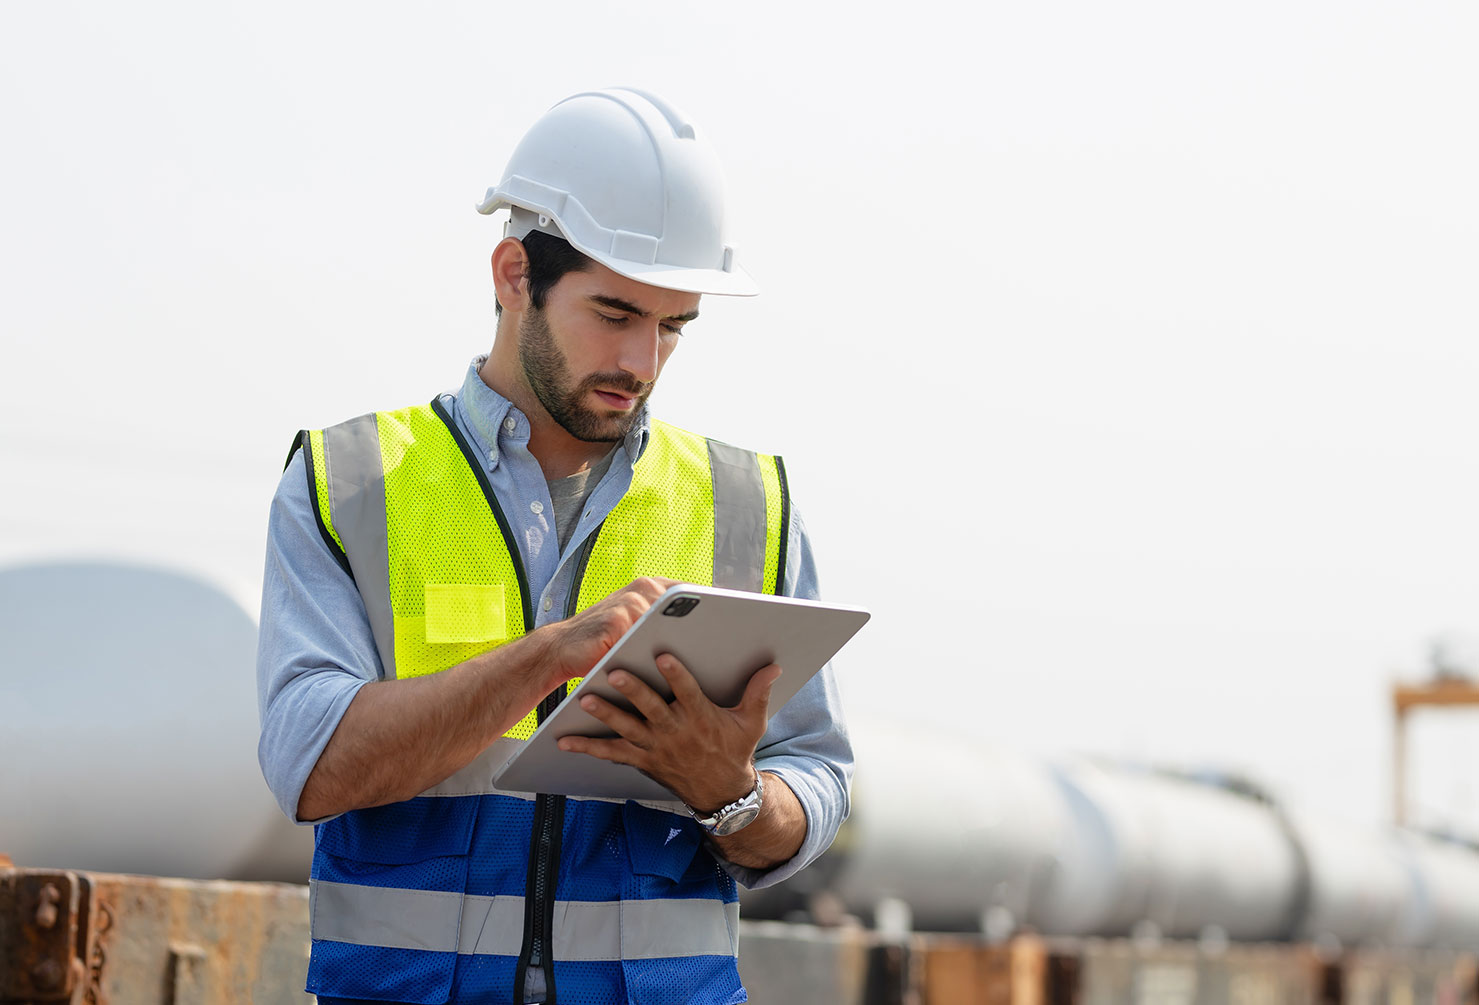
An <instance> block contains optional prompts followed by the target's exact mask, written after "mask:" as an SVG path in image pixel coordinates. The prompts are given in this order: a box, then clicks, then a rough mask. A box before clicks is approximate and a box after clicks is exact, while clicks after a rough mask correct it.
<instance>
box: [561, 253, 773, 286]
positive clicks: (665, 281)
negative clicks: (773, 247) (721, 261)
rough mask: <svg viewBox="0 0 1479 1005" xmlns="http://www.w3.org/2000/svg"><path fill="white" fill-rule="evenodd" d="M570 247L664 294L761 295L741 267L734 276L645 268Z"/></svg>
mask: <svg viewBox="0 0 1479 1005" xmlns="http://www.w3.org/2000/svg"><path fill="white" fill-rule="evenodd" d="M570 244H571V246H572V247H574V248H575V250H577V251H579V252H581V253H582V254H584V255H585V256H587V257H588V258H592V259H594V260H595V261H597V262H600V263H601V264H602V265H604V266H606V268H608V269H610V270H611V271H612V272H615V273H616V274H617V275H620V276H626V277H627V278H628V279H635V280H636V281H637V282H639V283H646V284H647V285H648V286H657V287H660V288H662V289H665V290H680V291H682V292H684V293H709V294H713V295H715V296H722V297H753V296H755V295H756V294H758V293H759V292H760V287H759V286H757V285H756V284H755V280H754V279H752V278H750V274H749V273H747V272H745V271H744V270H743V269H741V268H739V267H738V266H736V267H735V269H734V270H733V271H732V272H725V271H724V270H722V269H684V268H679V267H677V266H672V265H643V264H641V263H638V262H628V261H626V260H624V259H620V258H613V257H611V256H610V255H602V254H599V253H597V252H595V251H592V250H591V249H590V248H582V247H581V246H580V245H578V244H576V243H575V242H574V241H571V242H570Z"/></svg>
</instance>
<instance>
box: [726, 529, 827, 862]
mask: <svg viewBox="0 0 1479 1005" xmlns="http://www.w3.org/2000/svg"><path fill="white" fill-rule="evenodd" d="M791 516H792V519H791V534H790V539H789V540H788V541H787V545H786V554H787V556H788V557H787V561H786V578H785V584H786V589H785V590H784V591H783V592H784V593H785V594H786V596H789V597H800V598H802V599H805V600H817V599H820V592H819V590H818V587H817V570H816V562H815V558H814V556H813V555H812V550H811V541H810V539H809V538H808V537H807V534H806V527H805V525H804V524H803V523H802V520H801V517H800V514H798V513H796V512H795V510H794V508H793V510H792V513H791ZM755 767H756V768H758V769H759V770H761V771H769V772H772V773H773V774H775V775H778V776H779V777H780V778H781V779H782V780H783V781H784V782H785V783H786V784H787V785H788V786H790V788H791V791H792V792H794V793H795V794H796V799H797V801H799V802H800V803H801V809H802V811H803V812H804V813H805V814H806V839H805V840H804V841H803V842H802V843H801V849H800V851H798V852H797V853H796V855H795V856H794V857H792V858H791V859H790V860H788V861H786V862H782V863H781V864H780V865H777V866H775V867H773V868H771V869H750V868H747V867H745V866H741V865H736V864H734V863H733V862H730V861H728V860H726V859H724V858H723V857H722V856H720V855H718V854H717V849H714V848H713V846H710V847H711V849H712V850H714V851H715V854H716V857H717V858H718V860H719V864H720V865H721V866H723V867H724V869H725V871H727V872H728V873H729V874H730V875H731V876H733V877H734V878H735V880H736V881H737V882H738V883H740V884H742V885H743V886H745V887H748V888H750V889H752V890H753V889H759V888H761V887H766V886H771V885H773V884H775V883H779V882H780V881H781V880H783V879H787V878H789V877H791V876H793V875H795V874H796V873H798V872H800V871H801V870H802V869H804V868H806V866H807V865H809V864H810V863H811V862H812V861H813V860H814V859H816V857H817V856H819V855H820V854H821V853H822V852H824V851H826V850H827V848H828V847H829V846H830V845H831V844H832V839H833V838H835V837H836V836H837V829H838V828H839V827H840V826H842V822H843V821H844V820H845V819H847V814H848V809H849V793H850V790H851V787H852V771H853V753H852V741H851V740H850V739H849V738H848V735H847V722H846V720H845V718H844V716H843V713H842V701H841V699H840V697H839V696H838V693H837V679H836V676H835V675H834V674H833V672H832V664H831V663H828V664H827V665H826V666H824V667H822V669H821V671H820V672H819V673H818V674H817V675H816V676H815V677H813V678H812V679H811V680H809V681H807V682H806V684H804V685H803V686H802V688H801V690H799V691H797V692H796V695H795V697H793V698H792V699H791V700H790V701H788V702H787V703H786V704H785V705H784V706H782V708H781V709H780V711H778V712H777V713H776V714H775V716H774V717H773V718H772V719H771V720H770V726H769V728H767V729H766V731H765V735H764V736H763V737H761V739H760V744H759V745H758V746H757V747H756V748H755Z"/></svg>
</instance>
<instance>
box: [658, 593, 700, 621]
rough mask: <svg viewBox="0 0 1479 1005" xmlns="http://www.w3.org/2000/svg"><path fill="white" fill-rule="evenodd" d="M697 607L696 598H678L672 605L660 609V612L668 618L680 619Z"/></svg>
mask: <svg viewBox="0 0 1479 1005" xmlns="http://www.w3.org/2000/svg"><path fill="white" fill-rule="evenodd" d="M697 606H698V598H697V597H679V598H677V599H676V600H674V601H673V602H672V603H670V604H668V606H666V607H664V608H663V609H662V612H663V613H664V614H666V615H667V616H668V617H670V618H681V617H684V616H685V615H687V614H688V612H689V611H691V610H693V609H694V608H695V607H697Z"/></svg>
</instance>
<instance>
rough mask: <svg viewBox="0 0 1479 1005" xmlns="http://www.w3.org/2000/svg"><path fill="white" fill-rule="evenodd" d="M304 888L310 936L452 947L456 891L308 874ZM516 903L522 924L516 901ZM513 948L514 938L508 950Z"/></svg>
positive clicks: (414, 946) (394, 945) (409, 946)
mask: <svg viewBox="0 0 1479 1005" xmlns="http://www.w3.org/2000/svg"><path fill="white" fill-rule="evenodd" d="M308 888H309V911H310V922H311V925H312V935H313V938H315V939H328V940H329V941H331V942H351V943H354V944H355V945H359V946H388V947H390V948H393V949H428V950H431V951H433V952H447V951H449V950H451V949H455V948H456V947H457V923H458V921H459V920H460V917H459V914H458V910H457V904H458V902H459V901H460V900H461V899H462V895H461V894H460V893H433V892H428V891H426V890H396V889H389V888H385V887H376V886H358V885H355V884H351V883H326V882H323V881H321V880H310V881H309V883H308ZM515 899H517V898H515ZM520 905H521V906H520V928H521V929H522V922H523V909H522V901H520ZM518 951H519V949H518V944H517V943H515V945H514V952H515V953H517V952H518Z"/></svg>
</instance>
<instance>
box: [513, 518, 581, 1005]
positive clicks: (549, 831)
mask: <svg viewBox="0 0 1479 1005" xmlns="http://www.w3.org/2000/svg"><path fill="white" fill-rule="evenodd" d="M600 532H601V528H600V527H597V528H596V529H595V530H594V531H592V532H591V534H590V535H589V536H588V537H587V538H586V540H585V543H584V544H583V545H582V546H581V549H580V552H579V554H578V555H577V556H576V559H575V573H574V576H573V577H572V580H571V585H570V594H569V596H568V597H567V598H566V599H565V617H566V618H570V617H573V616H574V614H575V607H576V604H577V603H578V602H579V598H580V584H581V580H583V579H584V578H585V569H586V565H587V564H588V563H589V561H590V557H591V551H592V549H593V548H594V547H595V544H596V536H597V535H598V534H600ZM565 693H566V688H565V687H563V686H562V687H558V688H556V689H555V690H554V691H552V692H550V693H549V694H547V695H545V697H544V700H542V701H541V702H540V703H539V709H538V711H537V713H536V718H537V721H539V722H543V721H544V720H545V717H546V716H548V715H549V714H550V713H551V712H553V711H554V710H555V707H556V706H557V705H559V704H560V702H562V701H564V700H565ZM564 829H565V797H564V796H559V795H550V794H548V793H543V792H541V793H539V794H537V795H536V796H535V797H534V825H533V827H532V829H531V832H530V835H529V874H528V878H527V879H526V880H525V888H524V946H525V949H526V951H527V959H520V960H519V963H518V967H519V973H518V981H517V987H516V988H515V992H516V996H517V997H523V996H524V978H525V976H526V973H527V970H528V968H529V967H539V968H540V969H542V970H543V971H544V984H545V989H546V997H545V1001H546V1003H547V1005H555V1000H556V998H555V969H554V962H555V958H554V957H555V954H554V941H555V931H554V929H555V883H556V882H557V881H558V879H559V871H560V838H561V835H562V834H563V832H564ZM525 955H526V953H521V954H520V956H521V957H523V956H525Z"/></svg>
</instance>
